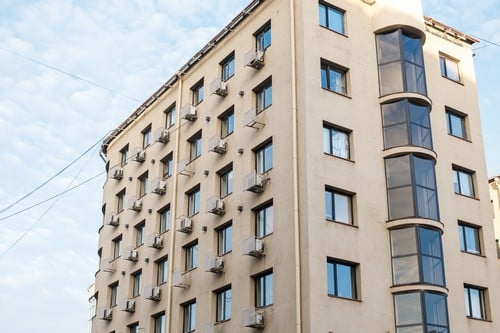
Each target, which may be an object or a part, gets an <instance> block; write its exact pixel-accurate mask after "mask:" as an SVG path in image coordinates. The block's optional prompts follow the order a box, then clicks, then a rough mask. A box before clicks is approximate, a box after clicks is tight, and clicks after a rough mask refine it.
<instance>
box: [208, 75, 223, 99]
mask: <svg viewBox="0 0 500 333" xmlns="http://www.w3.org/2000/svg"><path fill="white" fill-rule="evenodd" d="M210 94H216V95H219V96H222V97H225V96H227V82H224V81H222V80H221V79H215V80H213V81H212V83H210Z"/></svg>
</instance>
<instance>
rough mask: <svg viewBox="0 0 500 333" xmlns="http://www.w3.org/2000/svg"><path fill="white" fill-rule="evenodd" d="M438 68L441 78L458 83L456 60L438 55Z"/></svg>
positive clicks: (458, 75)
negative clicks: (439, 68)
mask: <svg viewBox="0 0 500 333" xmlns="http://www.w3.org/2000/svg"><path fill="white" fill-rule="evenodd" d="M439 66H440V67H441V76H442V77H446V78H448V79H450V80H453V81H457V82H459V81H460V74H459V71H458V60H455V59H452V58H450V57H446V56H444V55H439Z"/></svg>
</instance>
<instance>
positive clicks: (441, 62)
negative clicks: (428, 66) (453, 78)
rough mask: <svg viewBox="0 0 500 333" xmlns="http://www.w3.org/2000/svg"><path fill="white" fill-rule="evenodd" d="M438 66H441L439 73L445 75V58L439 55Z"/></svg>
mask: <svg viewBox="0 0 500 333" xmlns="http://www.w3.org/2000/svg"><path fill="white" fill-rule="evenodd" d="M439 67H440V68H441V75H442V76H446V59H445V58H443V57H439Z"/></svg>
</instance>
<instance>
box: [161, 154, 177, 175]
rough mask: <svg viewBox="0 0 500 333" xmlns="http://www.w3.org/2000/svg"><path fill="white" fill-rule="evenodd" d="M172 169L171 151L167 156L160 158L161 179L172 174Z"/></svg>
mask: <svg viewBox="0 0 500 333" xmlns="http://www.w3.org/2000/svg"><path fill="white" fill-rule="evenodd" d="M173 171H174V160H173V153H169V154H168V155H167V156H165V157H164V158H162V159H161V174H162V176H163V179H167V178H168V177H170V176H172V173H173Z"/></svg>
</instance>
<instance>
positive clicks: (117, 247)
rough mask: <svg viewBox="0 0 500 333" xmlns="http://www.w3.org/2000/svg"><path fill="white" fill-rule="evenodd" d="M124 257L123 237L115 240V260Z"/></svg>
mask: <svg viewBox="0 0 500 333" xmlns="http://www.w3.org/2000/svg"><path fill="white" fill-rule="evenodd" d="M121 255H122V235H120V236H118V237H116V238H115V239H113V259H116V258H118V257H119V256H121Z"/></svg>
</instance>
